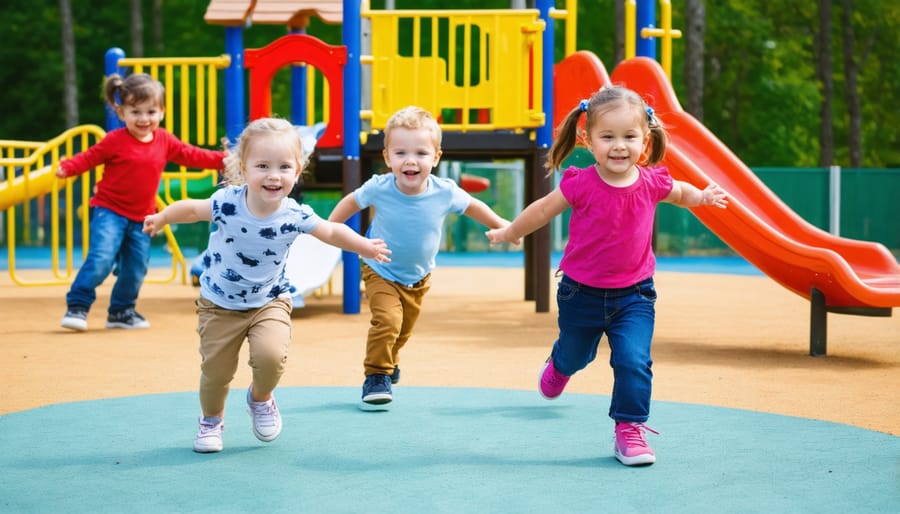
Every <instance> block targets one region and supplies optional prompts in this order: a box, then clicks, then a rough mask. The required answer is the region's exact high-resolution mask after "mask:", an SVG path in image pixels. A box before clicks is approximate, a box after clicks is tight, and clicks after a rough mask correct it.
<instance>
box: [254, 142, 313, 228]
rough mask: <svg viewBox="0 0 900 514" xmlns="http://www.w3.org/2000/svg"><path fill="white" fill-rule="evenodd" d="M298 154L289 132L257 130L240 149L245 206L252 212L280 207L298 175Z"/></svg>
mask: <svg viewBox="0 0 900 514" xmlns="http://www.w3.org/2000/svg"><path fill="white" fill-rule="evenodd" d="M300 157H301V154H300V146H299V143H298V142H297V137H296V136H295V135H294V134H293V133H291V132H281V133H271V134H259V135H257V136H256V137H255V138H254V139H253V141H251V142H249V144H248V145H247V147H246V149H245V150H243V151H242V152H241V171H242V173H243V175H244V180H245V181H246V182H247V206H248V207H249V208H250V211H251V212H252V213H253V214H254V215H255V216H257V217H265V216H269V215H271V214H273V213H275V211H277V210H278V208H279V207H281V201H282V200H283V199H284V198H285V197H286V196H288V195H289V194H290V193H291V190H292V189H293V188H294V185H295V184H296V183H297V180H298V179H299V177H300V172H301V171H302V168H301V165H300Z"/></svg>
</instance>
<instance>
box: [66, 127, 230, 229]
mask: <svg viewBox="0 0 900 514" xmlns="http://www.w3.org/2000/svg"><path fill="white" fill-rule="evenodd" d="M224 157H225V152H221V151H215V150H205V149H203V148H199V147H196V146H193V145H189V144H187V143H184V142H183V141H181V140H180V139H178V138H177V137H175V136H174V135H172V134H171V133H170V132H168V131H167V130H165V129H162V128H160V129H157V130H155V131H154V132H153V140H152V141H149V142H147V143H143V142H141V141H138V140H137V139H135V138H134V136H132V135H131V133H129V132H128V129H125V128H119V129H115V130H113V131H111V132H109V133H107V134H106V137H104V138H103V139H102V140H100V142H99V143H97V144H95V145H94V146H92V147H90V148H88V149H87V150H85V151H84V152H82V153H80V154H78V155H76V156H74V157H71V158H69V159H65V160H63V161H61V162H60V163H59V167H60V169H62V170H63V172H64V173H65V176H66V177H71V176H75V175H80V174H82V173H84V172H85V171H87V170H89V169H91V168H93V167H95V166H98V165H100V164H103V165H104V170H103V179H102V180H101V181H100V182H98V183H97V190H96V192H95V194H94V196H93V197H92V198H91V206H93V207H105V208H107V209H109V210H111V211H113V212H115V213H116V214H119V215H120V216H124V217H126V218H128V219H130V220H132V221H137V222H143V221H144V217H146V216H147V215H148V214H153V213H154V212H156V194H157V191H158V190H159V180H160V177H161V176H162V172H163V169H164V168H165V166H166V163H168V162H174V163H176V164H179V165H181V166H187V167H190V168H199V169H214V170H217V169H221V168H222V159H223V158H224Z"/></svg>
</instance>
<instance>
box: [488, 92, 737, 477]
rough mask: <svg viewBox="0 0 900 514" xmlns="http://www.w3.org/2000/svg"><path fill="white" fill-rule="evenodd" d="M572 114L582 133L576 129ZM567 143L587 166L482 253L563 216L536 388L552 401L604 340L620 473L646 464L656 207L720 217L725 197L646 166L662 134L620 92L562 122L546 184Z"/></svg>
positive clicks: (656, 155)
mask: <svg viewBox="0 0 900 514" xmlns="http://www.w3.org/2000/svg"><path fill="white" fill-rule="evenodd" d="M582 113H584V114H585V130H583V131H581V130H579V129H578V120H579V118H580V117H581V114H582ZM576 138H577V139H578V140H580V141H581V142H582V143H583V144H584V145H585V146H586V147H587V148H588V150H590V152H591V153H592V154H593V156H594V159H595V160H596V161H597V162H596V163H595V164H594V165H592V166H590V167H587V168H576V167H571V168H568V169H567V170H565V171H564V172H563V177H562V181H561V182H560V184H559V187H558V188H556V189H554V190H553V191H552V192H550V193H549V194H548V195H547V196H545V197H543V198H541V199H539V200H537V201H535V202H534V203H532V204H531V205H529V206H528V207H527V208H526V209H525V210H524V211H522V213H521V214H520V215H519V216H518V217H517V218H516V219H515V220H514V221H513V222H512V223H511V224H510V225H509V226H507V227H503V228H499V229H494V230H490V231H488V232H487V237H488V238H489V239H490V241H491V243H501V242H513V241H515V240H517V239H519V238H521V237H523V236H526V235H528V234H530V233H532V232H534V231H535V230H537V229H539V228H541V227H543V226H544V225H546V224H547V223H548V222H550V220H551V219H553V218H554V217H556V216H557V215H559V214H561V213H562V212H563V211H565V210H566V209H569V208H571V209H572V214H571V219H570V221H569V241H568V244H567V245H566V248H565V252H564V253H563V258H562V261H561V262H560V266H559V267H560V271H561V272H562V278H561V280H560V282H559V285H558V289H557V304H558V306H559V318H558V324H559V338H558V339H557V340H556V341H555V342H554V344H553V349H552V351H551V354H550V357H549V358H548V359H547V362H546V363H545V364H544V366H543V368H542V369H541V373H540V380H539V385H538V388H539V391H540V393H541V395H542V396H543V397H544V398H547V399H548V400H550V399H554V398H557V397H558V396H559V395H560V394H562V392H563V389H565V386H566V384H567V383H568V381H569V378H570V377H571V376H572V375H574V374H575V373H576V372H578V371H580V370H582V369H584V368H585V367H586V366H587V365H588V364H589V363H590V362H591V361H593V360H594V358H595V357H596V356H597V349H598V346H599V343H600V338H601V337H602V336H603V334H606V338H607V341H608V343H609V347H610V359H609V362H610V366H611V367H612V369H613V377H614V382H613V391H612V397H611V402H610V408H609V416H610V418H612V419H613V420H614V421H615V434H616V437H615V445H614V454H615V457H616V459H618V460H619V461H620V462H621V463H623V464H625V465H626V466H635V465H641V464H644V465H646V464H652V463H653V462H655V460H656V456H655V454H654V453H653V450H652V449H651V448H650V446H648V445H647V442H646V440H645V438H644V431H645V430H650V429H649V428H647V427H646V426H645V425H644V422H645V421H647V419H648V418H649V414H650V391H651V380H652V377H653V374H652V372H651V371H650V368H651V365H652V363H653V361H652V359H651V358H650V343H651V340H652V338H653V327H654V319H655V308H654V304H655V302H656V290H655V288H654V285H653V273H654V270H655V268H656V258H655V257H654V255H653V249H652V246H651V239H652V236H653V216H654V213H655V210H656V205H657V204H658V203H660V202H669V203H673V204H675V205H679V206H682V207H694V206H699V205H713V206H716V207H722V208H724V207H725V205H726V203H727V200H726V194H725V192H724V191H723V190H722V189H720V188H719V187H718V186H717V185H715V184H710V185H708V186H707V187H706V188H705V189H703V190H702V191H701V190H700V189H698V188H697V187H695V186H693V185H691V184H688V183H686V182H681V181H678V180H672V177H671V176H670V175H669V172H668V170H667V169H666V168H665V167H661V166H656V165H657V164H658V163H659V162H660V161H661V160H662V158H663V156H664V155H665V151H666V142H667V138H666V133H665V130H664V129H663V126H662V125H661V124H660V122H659V120H658V119H657V118H656V117H655V116H654V114H653V109H651V108H650V107H648V106H647V104H646V103H644V100H643V99H642V98H641V97H640V96H639V95H638V94H637V93H635V92H634V91H631V90H629V89H626V88H624V87H604V88H602V89H600V90H599V91H597V92H596V93H595V94H594V95H593V96H592V97H591V98H590V100H582V101H581V103H580V104H579V105H578V106H576V107H575V108H574V109H573V110H572V111H571V112H570V113H569V114H568V116H566V119H565V120H564V121H563V123H562V125H561V127H560V130H559V136H558V138H557V140H556V141H555V142H554V144H553V146H552V147H551V148H550V156H549V158H548V160H547V167H548V168H550V170H551V174H552V173H553V171H555V170H557V169H559V166H560V165H561V163H562V162H563V161H564V160H565V158H566V157H567V156H568V155H569V154H570V153H571V151H572V149H573V147H574V146H575V142H576ZM650 431H651V432H652V430H650Z"/></svg>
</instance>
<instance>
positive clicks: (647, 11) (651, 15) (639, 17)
mask: <svg viewBox="0 0 900 514" xmlns="http://www.w3.org/2000/svg"><path fill="white" fill-rule="evenodd" d="M635 23H637V27H636V29H637V30H636V31H635V37H636V38H637V42H636V44H635V47H634V53H635V55H639V56H642V57H649V58H651V59H654V60H655V59H656V38H653V37H651V38H642V37H641V29H642V28H644V27H653V28H656V3H655V2H654V0H638V2H637V14H636V16H635Z"/></svg>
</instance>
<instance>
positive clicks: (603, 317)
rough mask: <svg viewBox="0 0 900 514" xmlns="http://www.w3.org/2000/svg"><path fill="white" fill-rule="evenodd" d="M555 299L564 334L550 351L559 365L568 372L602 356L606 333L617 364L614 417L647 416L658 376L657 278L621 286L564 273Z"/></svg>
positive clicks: (612, 362) (635, 419)
mask: <svg viewBox="0 0 900 514" xmlns="http://www.w3.org/2000/svg"><path fill="white" fill-rule="evenodd" d="M556 302H557V305H558V306H559V319H558V323H559V339H557V340H556V342H555V343H554V344H553V352H552V354H551V357H552V358H553V365H554V366H555V367H556V369H557V370H558V371H559V372H560V373H562V374H564V375H574V374H575V373H576V372H578V371H580V370H582V369H584V368H585V367H586V366H587V365H588V364H589V363H590V362H591V361H593V360H594V358H595V357H597V347H598V345H599V343H600V338H601V337H602V336H603V334H604V333H605V334H606V338H607V340H608V341H609V348H610V356H609V365H610V366H611V367H612V369H613V390H612V401H611V402H610V406H609V417H611V418H613V419H614V420H616V421H631V422H640V423H642V422H644V421H647V418H648V417H649V416H650V392H651V381H652V379H653V373H652V372H651V371H650V368H651V366H652V365H653V360H652V359H651V358H650V342H651V340H652V339H653V327H654V323H655V320H656V309H655V304H656V289H655V288H654V287H653V278H648V279H646V280H643V281H641V282H639V283H637V284H635V285H633V286H630V287H625V288H621V289H599V288H595V287H589V286H585V285H583V284H579V283H578V282H576V281H574V280H572V279H570V278H569V277H567V276H565V275H563V277H562V280H560V282H559V286H558V289H557V293H556Z"/></svg>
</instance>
